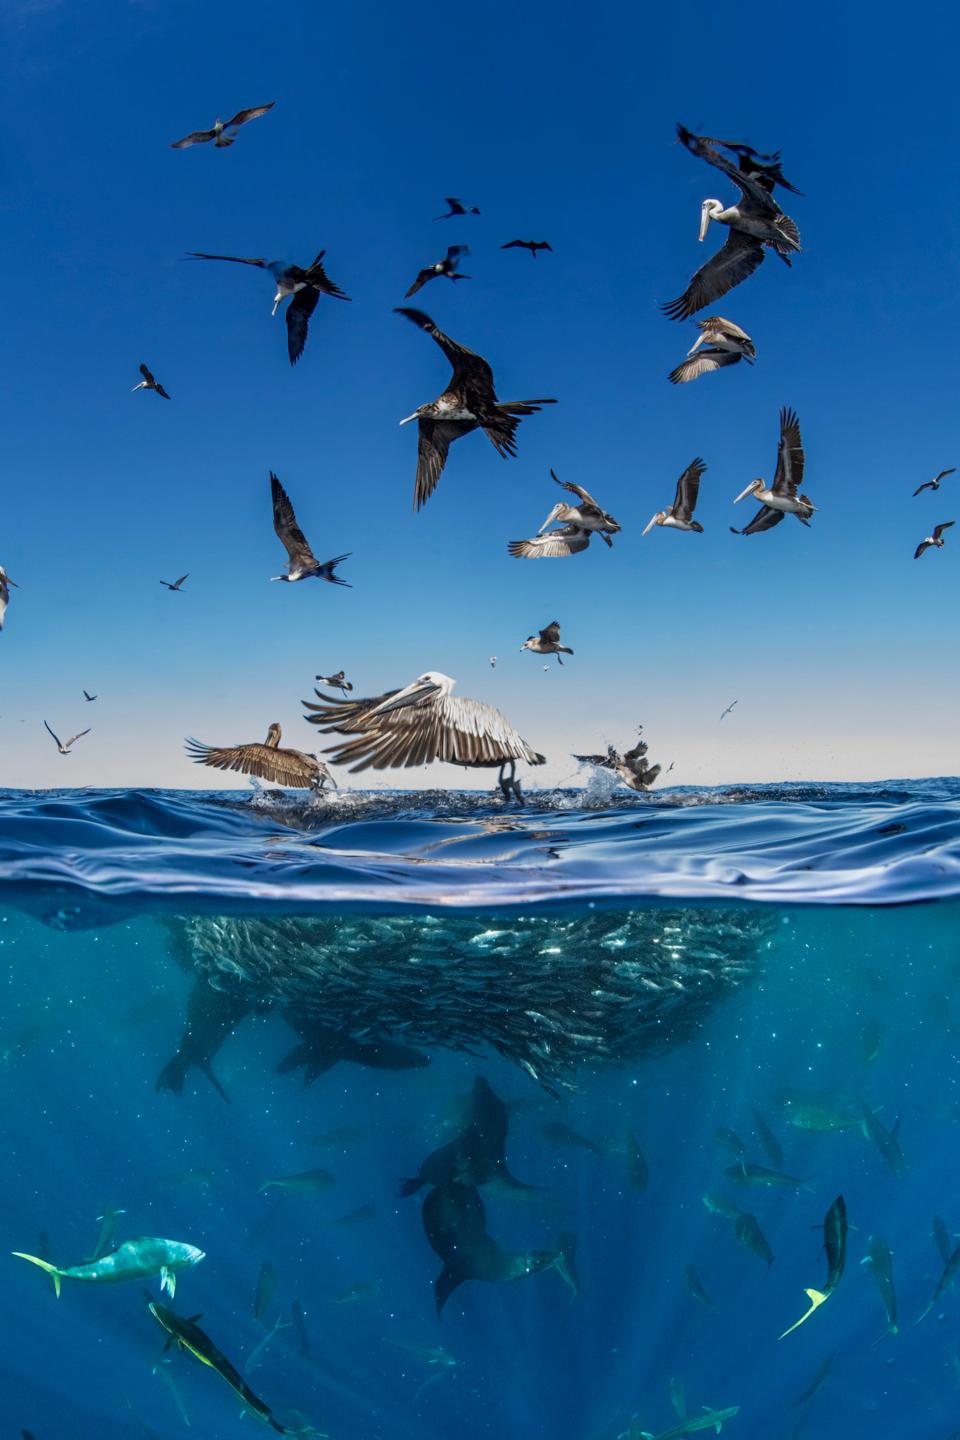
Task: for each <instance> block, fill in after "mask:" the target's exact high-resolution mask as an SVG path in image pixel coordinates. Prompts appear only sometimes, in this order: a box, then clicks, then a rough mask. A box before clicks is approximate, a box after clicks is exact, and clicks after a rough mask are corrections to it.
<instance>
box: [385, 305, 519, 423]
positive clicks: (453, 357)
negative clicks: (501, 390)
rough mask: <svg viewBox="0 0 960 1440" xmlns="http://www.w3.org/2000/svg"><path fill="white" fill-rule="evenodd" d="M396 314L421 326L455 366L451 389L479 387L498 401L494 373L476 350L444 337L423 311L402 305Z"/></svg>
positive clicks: (446, 336)
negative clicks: (467, 386) (466, 385)
mask: <svg viewBox="0 0 960 1440" xmlns="http://www.w3.org/2000/svg"><path fill="white" fill-rule="evenodd" d="M396 313H397V314H398V315H406V317H407V319H408V320H410V321H412V322H413V324H414V325H419V326H420V329H421V330H425V331H426V332H427V334H428V335H431V336H432V337H433V339H434V340H435V341H436V342H437V344H438V345H439V346H440V349H441V350H442V351H443V353H444V355H446V357H447V359H448V360H449V361H450V364H451V365H452V366H453V378H452V379H451V381H450V386H449V388H450V389H459V388H461V387H462V386H463V385H465V384H470V385H474V386H476V385H479V386H480V387H481V388H482V389H484V390H486V391H488V392H489V395H490V398H491V399H492V400H494V401H495V400H496V398H497V397H496V394H495V393H494V388H493V371H492V370H491V369H490V366H489V365H488V364H487V362H486V360H484V358H483V356H482V355H478V354H477V353H476V352H475V351H474V350H468V349H467V347H466V345H460V344H459V343H458V342H457V341H456V340H451V339H450V337H449V335H444V333H443V331H442V330H440V329H439V328H438V327H437V326H436V325H435V324H434V323H433V321H432V320H431V319H430V316H429V315H425V314H424V312H423V311H422V310H410V309H407V308H406V307H405V306H403V305H400V306H398V307H397V312H396Z"/></svg>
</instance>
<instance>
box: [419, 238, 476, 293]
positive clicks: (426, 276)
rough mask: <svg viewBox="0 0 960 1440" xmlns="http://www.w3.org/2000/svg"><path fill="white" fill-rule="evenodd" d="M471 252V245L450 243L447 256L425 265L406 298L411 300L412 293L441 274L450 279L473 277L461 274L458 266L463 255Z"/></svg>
mask: <svg viewBox="0 0 960 1440" xmlns="http://www.w3.org/2000/svg"><path fill="white" fill-rule="evenodd" d="M469 254H470V246H469V245H448V246H447V253H446V257H445V258H444V259H443V260H438V261H437V263H436V265H425V266H424V268H423V269H422V270H421V271H420V272H419V274H418V275H417V278H416V280H414V282H413V284H412V285H411V286H410V289H409V290H408V291H407V293H406V296H405V298H406V299H407V300H409V299H410V296H411V295H416V293H417V291H418V290H422V289H423V287H424V285H426V283H427V281H428V280H437V279H439V277H440V276H441V275H445V276H446V277H447V279H448V280H469V279H470V278H471V277H470V276H469V275H459V274H458V273H457V266H458V265H459V264H460V258H461V256H463V255H469Z"/></svg>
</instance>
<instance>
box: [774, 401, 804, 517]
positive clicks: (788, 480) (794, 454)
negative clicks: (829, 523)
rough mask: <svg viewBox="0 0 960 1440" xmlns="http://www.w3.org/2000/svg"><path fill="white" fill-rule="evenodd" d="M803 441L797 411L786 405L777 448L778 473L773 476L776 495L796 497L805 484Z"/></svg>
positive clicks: (782, 413)
mask: <svg viewBox="0 0 960 1440" xmlns="http://www.w3.org/2000/svg"><path fill="white" fill-rule="evenodd" d="M803 459H804V457H803V441H802V440H801V439H800V421H799V420H798V419H797V412H796V411H795V410H790V409H788V408H786V407H784V409H782V410H781V411H780V444H779V446H778V448H777V473H776V475H775V476H774V477H773V492H774V494H775V495H789V496H790V498H791V499H796V497H797V494H798V492H799V490H800V486H801V485H802V484H803Z"/></svg>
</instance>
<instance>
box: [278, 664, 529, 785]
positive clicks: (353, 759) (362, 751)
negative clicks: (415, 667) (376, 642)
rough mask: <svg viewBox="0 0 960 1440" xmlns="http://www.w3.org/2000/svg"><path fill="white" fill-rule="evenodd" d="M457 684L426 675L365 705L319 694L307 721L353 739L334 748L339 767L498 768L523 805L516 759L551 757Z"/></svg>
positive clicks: (503, 782)
mask: <svg viewBox="0 0 960 1440" xmlns="http://www.w3.org/2000/svg"><path fill="white" fill-rule="evenodd" d="M455 684H456V681H455V680H452V679H451V678H450V676H449V675H442V674H440V673H439V672H438V671H435V670H428V671H426V672H425V674H423V675H420V676H418V677H417V679H416V680H414V681H413V682H412V684H410V685H405V686H404V687H403V688H402V689H400V690H388V691H387V692H386V694H384V695H377V696H372V697H370V698H368V699H365V700H337V699H335V698H334V697H333V696H331V695H322V694H321V693H320V691H319V690H318V691H316V692H315V693H316V695H317V698H318V699H319V700H320V702H321V703H320V704H314V703H313V702H312V701H310V700H304V702H303V705H304V708H305V709H306V710H308V711H310V712H311V713H310V714H308V715H306V716H305V717H304V718H305V719H306V720H307V721H308V723H309V724H311V725H317V726H319V727H320V729H321V730H323V731H324V732H325V733H326V734H330V733H333V734H337V735H344V736H348V737H349V738H348V739H346V740H345V741H343V742H338V743H337V744H336V745H332V746H330V747H329V749H328V750H327V751H325V752H324V753H325V754H332V756H333V761H334V763H335V764H337V765H349V766H350V772H351V774H356V773H357V772H358V771H361V770H370V769H373V770H392V769H400V768H409V767H410V766H412V765H431V764H432V763H433V762H434V761H435V760H444V761H446V762H447V763H448V764H451V765H462V766H463V767H464V769H467V770H475V769H492V768H494V767H497V768H498V769H499V772H500V773H499V776H498V783H499V786H500V789H501V791H502V792H503V797H504V799H505V800H509V798H510V797H511V795H512V796H513V798H514V799H515V800H516V801H517V802H518V804H521V805H522V804H523V795H522V793H521V790H520V782H519V780H518V779H517V778H516V769H517V761H518V760H525V761H526V762H527V764H528V765H543V764H545V757H544V756H543V755H541V754H539V753H538V752H537V751H536V750H534V749H533V747H532V746H530V745H528V744H527V742H526V740H524V738H523V736H522V735H520V734H519V732H518V731H517V730H515V729H514V728H513V726H512V725H511V724H510V722H509V720H507V718H506V717H505V716H504V715H502V714H501V713H500V711H499V710H495V709H494V708H493V706H492V705H486V704H484V703H483V701H481V700H468V699H465V698H462V697H461V696H459V695H457V696H454V695H452V694H451V691H452V690H453V687H454V685H455Z"/></svg>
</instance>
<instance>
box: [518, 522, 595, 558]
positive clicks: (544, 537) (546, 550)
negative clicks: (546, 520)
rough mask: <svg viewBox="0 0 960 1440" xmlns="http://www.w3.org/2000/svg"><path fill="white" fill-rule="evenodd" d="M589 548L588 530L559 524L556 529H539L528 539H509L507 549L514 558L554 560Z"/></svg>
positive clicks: (577, 553)
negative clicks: (539, 530)
mask: <svg viewBox="0 0 960 1440" xmlns="http://www.w3.org/2000/svg"><path fill="white" fill-rule="evenodd" d="M589 548H590V531H589V530H583V529H581V527H580V526H579V525H559V526H558V527H557V529H556V530H547V531H545V532H544V531H541V532H540V533H539V534H538V535H532V536H531V537H530V539H529V540H511V541H510V543H509V544H508V546H507V549H508V551H509V552H510V554H511V555H512V556H513V557H514V559H515V560H556V559H562V558H564V557H565V556H567V555H579V554H580V551H581V550H588V549H589Z"/></svg>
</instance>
